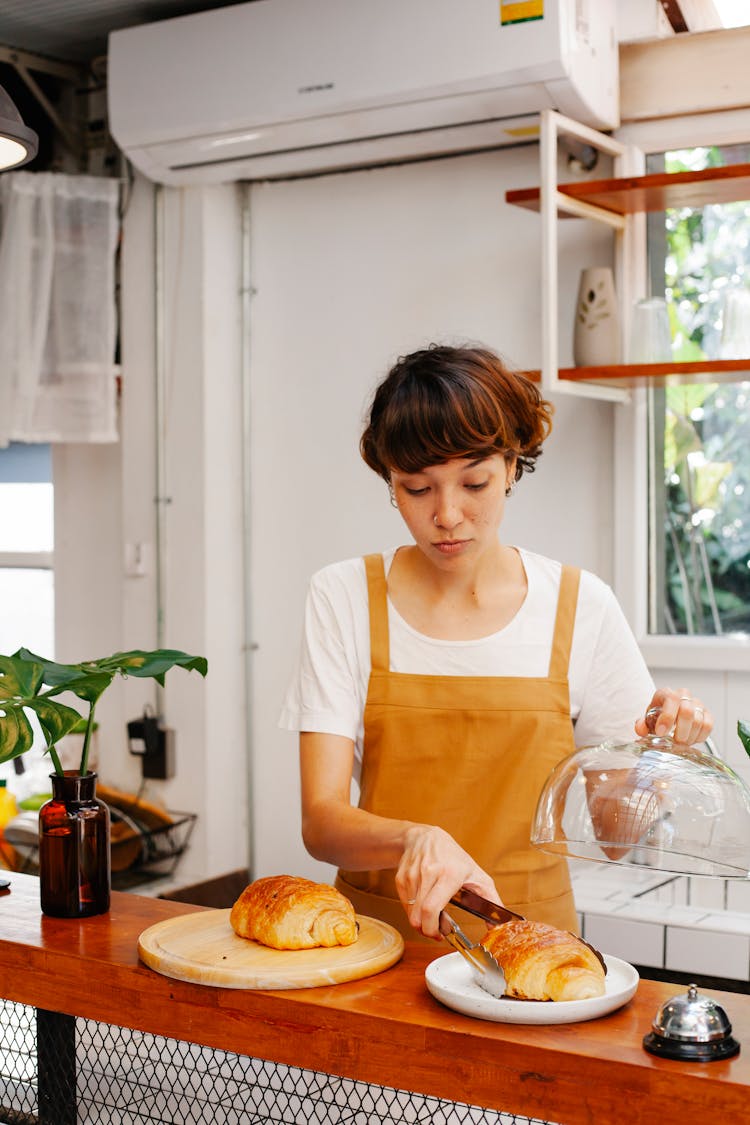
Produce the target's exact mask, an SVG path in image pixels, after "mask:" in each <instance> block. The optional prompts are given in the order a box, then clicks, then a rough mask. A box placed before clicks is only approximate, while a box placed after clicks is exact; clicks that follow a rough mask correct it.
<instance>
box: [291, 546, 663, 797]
mask: <svg viewBox="0 0 750 1125" xmlns="http://www.w3.org/2000/svg"><path fill="white" fill-rule="evenodd" d="M395 553H396V552H395V549H392V550H390V551H386V552H384V554H383V558H384V562H385V569H386V573H387V572H388V570H389V569H390V565H391V563H392V561H393V557H394V555H395ZM519 554H520V556H521V560H522V562H523V565H524V569H525V571H526V578H527V582H528V591H527V594H526V598H525V600H524V602H523V605H522V606H521V608H520V609H519V611H518V613H517V614H516V615H515V617H514V618H513V620H512V621H510V622H509V623H508V624H507V625H506V626H505V628H503V629H501V630H500V631H499V632H498V633H493V634H491V635H490V636H488V637H481V638H480V639H478V640H470V641H446V640H437V639H435V638H434V637H426V636H424V635H423V634H422V633H418V632H417V631H416V630H415V629H413V628H412V627H411V626H410V625H408V624H407V622H406V621H404V619H403V618H402V617H401V616H400V614H399V613H398V612H397V611H396V609H394V607H393V605H392V604H391V601H390V599H389V600H388V623H389V632H390V666H391V671H393V672H407V673H418V674H420V673H421V674H422V675H436V676H533V677H536V676H546V675H548V673H549V661H550V653H551V650H552V634H553V630H554V623H555V613H556V609H557V595H558V589H559V585H560V572H561V564H560V563H559V562H554V561H553V560H552V559H547V558H544V557H543V556H542V555H536V554H533V553H531V552H529V551H524V550H519ZM369 676H370V625H369V610H368V600H367V580H366V577H365V567H364V561H363V560H362V559H361V558H357V559H347V560H346V561H345V562H340V563H334V564H333V565H331V566H327V567H324V568H323V570H320V571H318V573H317V574H315V575H314V576H313V578H312V580H311V582H310V587H309V591H308V595H307V604H306V608H305V623H304V632H303V637H302V646H301V651H300V655H299V661H298V665H297V670H296V673H295V674H294V676H293V678H292V680H291V683H290V685H289V688H288V690H287V694H286V698H285V701H284V706H283V709H282V712H281V718H280V720H279V725H280V726H281V727H283V728H284V729H285V730H297V731H314V732H318V733H325V734H338V735H343V736H344V737H345V738H351V739H352V740H353V741H354V744H355V777H357V778H358V775H359V768H360V764H361V760H362V737H363V729H364V725H363V716H364V708H365V700H366V697H367V685H368V680H369ZM568 679H569V685H570V709H571V717H572V719H573V721H574V724H575V740H576V745H578V746H587V745H593V744H595V743H599V742H602V741H604V739H612V740H614V741H616V742H627V741H629V740H631V739H632V738H633V737H634V732H633V724H634V723H635V720H636V719H637V718H639V717H640V716H642V715H643V714H644V713H645V711H646V707H647V706H648V704H649V702H650V700H651V696H652V693H653V690H654V684H653V680H652V679H651V675H650V673H649V671H648V669H647V667H646V664H645V662H644V660H643V657H642V656H641V653H640V650H639V648H638V645H637V644H636V641H635V637H634V636H633V634H632V632H631V630H630V627H629V626H628V623H627V621H626V620H625V616H624V614H623V612H622V610H621V609H620V606H619V604H618V602H617V600H616V598H615V596H614V594H613V593H612V591H611V589H610V588H609V586H607V585H606V584H605V583H604V582H602V581H601V579H599V578H597V577H596V576H595V575H594V574H591V573H589V572H588V571H585V570H584V571H581V584H580V588H579V593H578V606H577V611H576V620H575V628H574V631H573V641H572V647H571V653H570V666H569V669H568Z"/></svg>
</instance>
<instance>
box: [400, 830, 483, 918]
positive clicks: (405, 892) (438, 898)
mask: <svg viewBox="0 0 750 1125" xmlns="http://www.w3.org/2000/svg"><path fill="white" fill-rule="evenodd" d="M461 887H467V888H468V889H469V890H471V891H476V892H477V894H480V895H482V897H483V898H486V899H488V900H489V901H490V902H496V903H497V904H498V905H502V903H501V901H500V898H499V896H498V893H497V889H496V887H495V884H494V882H493V881H492V879H491V878H490V876H489V875H488V874H487V872H486V871H483V870H482V868H481V867H479V866H478V865H477V864H476V863H475V862H474V860H473V859H472V858H471V856H470V855H469V853H468V852H466V851H464V849H463V848H462V847H460V845H459V844H457V843H456V841H455V840H454V839H453V837H452V836H451V835H450V834H449V833H448V832H446V831H445V830H444V829H442V828H438V827H436V826H434V825H428V824H414V825H411V826H410V827H409V828H408V829H407V831H406V835H405V842H404V851H403V855H402V857H401V862H400V863H399V865H398V868H397V871H396V889H397V891H398V894H399V898H400V899H401V902H402V903H403V905H404V909H405V910H406V913H407V916H408V918H409V922H410V923H411V925H412V926H413V927H414V928H415V929H416V930H419V932H420V933H422V934H424V935H425V937H431V938H435V939H436V940H440V936H441V935H440V912H441V910H443V909H444V907H445V906H446V905H447V904H448V903H449V902H450V900H451V897H452V896H453V895H454V894H455V893H456V891H457V890H459V889H460V888H461Z"/></svg>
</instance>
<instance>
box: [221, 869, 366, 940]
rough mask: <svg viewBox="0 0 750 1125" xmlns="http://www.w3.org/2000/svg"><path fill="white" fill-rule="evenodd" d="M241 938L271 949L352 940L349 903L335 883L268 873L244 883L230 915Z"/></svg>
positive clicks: (354, 926) (353, 930) (353, 921)
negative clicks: (243, 887) (265, 875)
mask: <svg viewBox="0 0 750 1125" xmlns="http://www.w3.org/2000/svg"><path fill="white" fill-rule="evenodd" d="M229 923H230V925H231V927H232V929H233V930H234V932H235V933H236V934H237V935H238V936H239V937H242V938H250V939H251V940H252V941H257V942H260V943H261V945H268V946H270V947H271V948H272V949H315V948H316V947H318V946H328V947H330V946H335V945H352V944H353V943H354V942H355V941H356V940H357V921H356V918H355V915H354V907H353V906H352V904H351V903H350V902H349V899H348V898H345V897H344V895H342V894H341V893H340V892H339V891H337V890H336V888H335V887H331V886H329V885H328V884H327V883H314V882H312V880H310V879H302V878H300V877H298V876H296V875H269V876H267V877H265V878H263V879H256V880H255V882H254V883H251V884H250V885H249V886H248V887H245V889H244V891H243V892H242V894H241V895H240V897H239V898H238V899H237V901H236V902H235V904H234V906H233V907H232V909H231V911H230V914H229Z"/></svg>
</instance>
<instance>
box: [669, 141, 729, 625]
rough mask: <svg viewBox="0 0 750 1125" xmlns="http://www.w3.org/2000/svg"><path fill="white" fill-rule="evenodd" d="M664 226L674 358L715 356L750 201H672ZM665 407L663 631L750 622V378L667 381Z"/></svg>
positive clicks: (678, 158) (713, 160)
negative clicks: (697, 204)
mask: <svg viewBox="0 0 750 1125" xmlns="http://www.w3.org/2000/svg"><path fill="white" fill-rule="evenodd" d="M727 151H729V152H730V154H731V156H732V159H737V158H738V157H739V159H742V160H744V159H747V157H746V155H744V153H742V151H741V150H739V152H738V151H737V150H725V151H721V150H719V149H716V148H712V149H697V150H690V151H689V152H679V153H668V154H667V157H666V169H667V170H668V171H671V172H677V171H682V170H685V169H687V168H702V167H710V166H715V165H719V164H724V163H726V162H727V160H726V159H725V155H726V152H727ZM665 227H666V231H665V234H666V260H665V289H666V295H667V299H668V301H669V307H670V317H671V320H672V330H673V339H674V358H675V359H676V360H681V361H685V360H700V359H706V358H708V359H711V358H717V357H718V356H719V355H720V350H719V349H720V337H721V325H722V310H723V302H724V296H725V294H726V292H727V290H728V289H730V288H732V287H750V202H747V203H744V202H742V203H728V204H716V205H711V206H707V207H704V208H703V209H701V210H694V209H687V208H684V209H675V210H671V211H668V212H667V213H666V216H665ZM748 367H749V368H750V362H749V363H748ZM749 378H750V376H749ZM663 411H664V431H663V449H664V456H663V465H664V476H663V484H664V505H663V511H664V543H663V558H662V566H663V572H664V587H665V589H664V597H663V606H662V612H661V613H660V617H661V621H660V622H658V623H657V630H656V631H658V632H663V631H667V632H673V633H703V634H717V633H729V632H738V631H740V632H747V631H750V382H733V383H712V384H702V385H697V384H696V385H685V384H682V385H677V386H669V387H667V388H666V390H665V392H664V398H663Z"/></svg>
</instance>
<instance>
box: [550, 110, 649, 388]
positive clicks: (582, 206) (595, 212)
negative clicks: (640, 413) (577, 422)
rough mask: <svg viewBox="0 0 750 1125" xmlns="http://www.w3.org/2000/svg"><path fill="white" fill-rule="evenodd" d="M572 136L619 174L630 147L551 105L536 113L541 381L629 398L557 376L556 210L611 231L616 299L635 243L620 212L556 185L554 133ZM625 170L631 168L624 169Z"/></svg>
mask: <svg viewBox="0 0 750 1125" xmlns="http://www.w3.org/2000/svg"><path fill="white" fill-rule="evenodd" d="M561 135H563V136H569V137H575V138H577V139H578V140H581V141H583V142H584V143H585V144H587V145H590V146H591V147H592V148H595V149H596V150H597V151H599V152H604V153H607V155H609V156H613V157H614V158H615V165H616V170H617V172H618V173H620V167H619V165H620V163H621V162H623V163H624V162H625V161H626V158H627V159H628V160H632V149H628V148H627V147H626V146H625V145H623V144H621V143H620V142H619V141H616V140H614V139H613V138H612V137H610V136H607V134H605V133H599V132H597V131H596V130H595V129H591V128H589V127H588V126H586V125H581V124H580V123H579V122H577V121H573V120H572V118H569V117H564V116H563V115H562V114H560V113H557V112H556V111H555V110H544V111H543V112H542V115H541V131H540V144H539V159H540V215H541V224H542V232H541V234H542V363H541V383H542V391H543V392H544V393H545V394H567V395H578V396H579V397H583V398H597V399H604V400H608V401H610V402H628V401H629V400H630V394H629V392H628V391H627V390H624V389H621V388H619V387H607V386H603V385H602V384H596V383H584V382H581V383H574V382H570V381H568V380H563V379H560V376H559V367H560V364H559V336H558V320H559V271H558V237H557V224H558V221H559V218H558V216H559V213H560V212H561V211H562V212H566V213H568V214H570V215H575V216H578V217H580V218H587V219H593V220H594V221H596V222H600V223H604V224H605V225H606V226H609V227H611V228H612V230H613V231H614V233H615V263H616V276H617V277H618V278H619V279H620V282H621V285H622V284H623V283H624V282H625V280H626V279H627V284H626V285H625V287H624V288H620V289H619V297H620V303H621V305H623V306H624V304H625V301H624V300H623V297H624V295H625V293H626V292H630V291H632V290H631V289H630V284H631V274H633V272H634V270H635V266H634V265H633V264H632V259H633V257H634V248H633V246H632V239H631V238H629V237H627V234H628V220H627V219H626V217H625V216H624V215H618V214H616V213H615V212H614V211H608V210H606V209H605V208H603V207H596V206H594V205H592V204H590V203H584V202H581V201H580V200H575V199H573V198H572V197H571V196H568V195H565V194H564V193H563V192H561V191H560V190H559V188H558V180H557V160H558V141H559V137H560V136H561ZM629 170H630V169H629Z"/></svg>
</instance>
